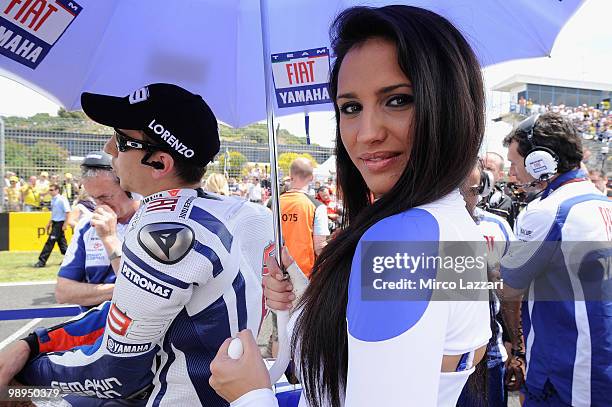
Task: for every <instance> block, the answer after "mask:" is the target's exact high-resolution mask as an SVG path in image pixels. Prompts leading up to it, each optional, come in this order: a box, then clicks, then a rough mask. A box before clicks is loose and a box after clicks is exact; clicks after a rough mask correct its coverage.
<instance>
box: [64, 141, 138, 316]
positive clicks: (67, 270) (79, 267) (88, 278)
mask: <svg viewBox="0 0 612 407" xmlns="http://www.w3.org/2000/svg"><path fill="white" fill-rule="evenodd" d="M81 170H82V174H81V180H82V182H83V187H84V188H85V190H86V191H87V193H88V194H89V195H90V196H91V197H93V199H94V200H95V201H96V203H97V204H98V206H97V208H96V209H95V211H94V213H93V214H92V215H91V216H85V217H84V218H83V219H82V220H81V222H79V224H78V225H77V227H76V229H75V233H74V236H73V238H72V240H71V241H70V245H69V246H68V250H67V252H66V256H65V257H64V261H63V262H62V265H61V267H60V269H59V272H58V277H57V285H56V286H55V299H56V300H57V302H59V303H70V304H78V305H81V306H82V307H89V306H92V305H98V304H100V303H102V302H104V301H107V300H110V299H111V297H112V296H113V288H114V287H115V271H114V270H113V267H112V266H111V261H114V262H115V267H116V268H117V269H118V265H119V257H120V256H121V244H122V242H123V236H124V234H125V231H126V230H127V227H128V225H129V222H130V219H132V216H134V214H135V213H136V210H137V209H138V206H139V202H138V201H133V200H132V199H131V198H130V197H129V196H128V194H126V193H125V191H123V190H122V189H121V187H120V186H119V179H118V178H117V176H116V175H115V174H114V173H113V169H112V168H111V156H110V155H109V154H106V153H105V152H103V151H95V152H92V153H89V154H88V155H87V157H85V160H83V163H82V164H81Z"/></svg>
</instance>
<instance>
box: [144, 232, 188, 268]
mask: <svg viewBox="0 0 612 407" xmlns="http://www.w3.org/2000/svg"><path fill="white" fill-rule="evenodd" d="M194 242H195V235H194V233H193V230H192V229H191V228H190V227H189V226H187V225H183V224H181V223H172V222H164V223H151V224H149V225H145V226H144V227H143V228H142V229H140V230H139V231H138V243H139V244H140V246H141V247H142V248H143V249H144V250H145V251H146V252H147V254H148V255H149V256H151V257H153V258H154V259H155V260H157V261H159V262H160V263H164V264H175V263H178V262H179V261H181V260H182V259H183V258H184V257H185V256H186V255H187V253H189V251H190V250H191V248H192V247H193V244H194Z"/></svg>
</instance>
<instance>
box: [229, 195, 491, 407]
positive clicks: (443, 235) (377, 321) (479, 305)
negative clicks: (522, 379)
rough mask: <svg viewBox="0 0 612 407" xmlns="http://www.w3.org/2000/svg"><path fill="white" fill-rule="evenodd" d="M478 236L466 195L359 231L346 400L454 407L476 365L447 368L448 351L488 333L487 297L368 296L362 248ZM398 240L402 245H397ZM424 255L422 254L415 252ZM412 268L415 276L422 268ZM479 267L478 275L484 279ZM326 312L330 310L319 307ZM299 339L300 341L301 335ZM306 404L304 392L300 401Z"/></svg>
mask: <svg viewBox="0 0 612 407" xmlns="http://www.w3.org/2000/svg"><path fill="white" fill-rule="evenodd" d="M455 241H466V242H481V241H483V237H482V234H481V232H480V231H479V230H478V228H477V227H476V225H475V223H474V221H473V220H472V218H471V217H470V216H469V214H468V212H467V210H466V209H465V202H464V201H463V198H462V196H461V194H460V193H459V192H458V191H456V192H453V193H451V194H449V195H448V196H446V197H444V198H442V199H440V200H438V201H436V202H433V203H431V204H427V205H422V206H419V207H416V208H413V209H410V210H407V211H406V212H403V213H400V214H398V215H394V216H391V217H389V218H386V219H383V220H381V221H379V222H378V223H376V224H375V225H373V226H372V227H371V228H370V229H369V230H368V231H366V233H365V234H364V235H363V236H362V238H361V240H360V242H359V244H358V247H357V250H356V251H355V255H354V257H353V267H352V271H351V277H350V283H349V293H348V294H349V300H348V304H347V328H348V351H349V355H348V377H347V387H346V395H345V401H344V405H345V406H347V407H366V406H367V407H371V406H405V405H414V406H424V407H434V406H440V407H454V406H455V405H456V403H457V399H458V398H459V395H460V393H461V390H462V388H463V386H464V385H465V383H466V381H467V379H468V377H469V375H470V374H471V373H472V372H473V371H474V368H473V367H471V368H469V367H468V368H467V369H465V370H462V371H457V372H449V373H442V372H440V366H441V364H442V357H443V355H469V354H471V353H472V352H473V351H474V350H476V349H477V348H479V347H481V346H484V345H485V344H487V342H488V341H489V338H490V337H491V329H490V318H489V302H488V294H487V295H486V298H487V301H426V300H423V301H415V300H399V301H398V300H382V299H381V300H378V301H368V300H364V298H363V292H362V290H363V288H364V287H363V286H362V271H363V270H362V260H361V257H362V248H363V247H364V246H365V245H366V244H369V243H373V242H386V243H387V242H390V243H391V245H390V246H392V245H393V243H394V242H395V243H397V242H410V243H415V245H414V246H408V247H418V244H419V243H420V242H428V243H430V244H431V243H432V242H433V244H434V246H435V247H436V248H437V247H438V245H439V242H455ZM398 247H400V246H398ZM410 254H412V255H414V256H417V257H418V256H419V255H420V254H421V253H420V251H419V252H416V251H415V252H414V253H410ZM425 273H426V272H425V271H424V270H422V269H420V268H418V267H417V269H415V271H414V274H415V275H425ZM484 273H485V271H484V268H483V269H482V276H481V279H482V280H484V281H486V276H485V275H484ZM321 312H325V310H321ZM298 342H299V341H298ZM276 403H277V402H276V400H275V398H274V395H273V394H272V391H271V390H269V389H259V390H255V391H252V392H249V393H247V394H245V395H243V396H242V397H241V398H239V399H238V400H236V401H235V402H234V403H232V406H237V407H238V406H239V407H247V406H248V407H269V406H276V405H277V404H276ZM302 406H304V407H305V406H307V403H306V401H305V400H304V398H302V399H301V400H300V407H302Z"/></svg>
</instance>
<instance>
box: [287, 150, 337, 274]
mask: <svg viewBox="0 0 612 407" xmlns="http://www.w3.org/2000/svg"><path fill="white" fill-rule="evenodd" d="M289 174H290V176H291V188H290V189H289V190H288V191H287V192H285V193H284V194H282V195H281V196H280V209H281V214H282V216H281V221H282V227H283V238H284V239H285V244H286V245H287V247H288V248H289V251H290V252H291V254H292V256H293V258H294V259H295V261H296V263H297V264H298V265H299V266H300V269H302V270H303V272H304V274H306V276H310V273H311V271H312V266H313V264H314V261H315V258H316V256H318V255H319V254H320V253H321V250H322V249H323V247H325V244H326V241H325V239H326V238H327V236H329V227H328V223H327V207H326V206H325V205H323V204H322V203H321V202H319V201H317V200H316V199H314V198H313V197H312V196H310V195H308V186H309V185H310V183H311V182H312V164H311V163H310V161H309V160H308V159H306V158H303V157H300V158H296V159H295V160H293V162H292V163H291V165H290V167H289Z"/></svg>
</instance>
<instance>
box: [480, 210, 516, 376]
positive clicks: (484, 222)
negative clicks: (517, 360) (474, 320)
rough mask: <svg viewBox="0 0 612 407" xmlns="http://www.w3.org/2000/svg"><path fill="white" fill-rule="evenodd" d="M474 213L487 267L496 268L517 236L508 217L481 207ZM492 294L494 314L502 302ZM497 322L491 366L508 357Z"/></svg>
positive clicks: (489, 363)
mask: <svg viewBox="0 0 612 407" xmlns="http://www.w3.org/2000/svg"><path fill="white" fill-rule="evenodd" d="M474 215H475V218H476V224H477V225H478V229H480V232H481V233H482V235H483V236H484V238H485V240H486V242H487V254H488V257H487V263H488V264H487V267H488V268H489V270H496V269H497V267H499V263H500V261H501V259H502V257H503V256H504V255H505V254H506V253H507V252H508V249H509V247H510V243H511V242H514V241H516V236H515V235H514V232H513V231H512V228H511V227H510V225H509V224H508V222H507V221H506V219H504V218H502V217H501V216H498V215H495V214H494V213H490V212H485V211H484V210H482V209H480V208H476V209H475V211H474ZM491 295H492V296H493V311H494V314H495V315H498V314H499V311H500V306H501V304H500V302H499V299H498V298H497V295H496V293H495V291H492V293H491ZM495 324H496V325H497V335H496V336H495V337H492V338H491V341H490V343H489V349H488V352H487V366H488V367H489V368H492V367H494V366H497V365H498V364H499V363H501V362H505V361H506V360H507V359H508V353H507V352H506V347H505V346H504V341H503V339H502V333H503V331H502V326H501V324H500V323H499V322H497V321H495Z"/></svg>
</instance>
